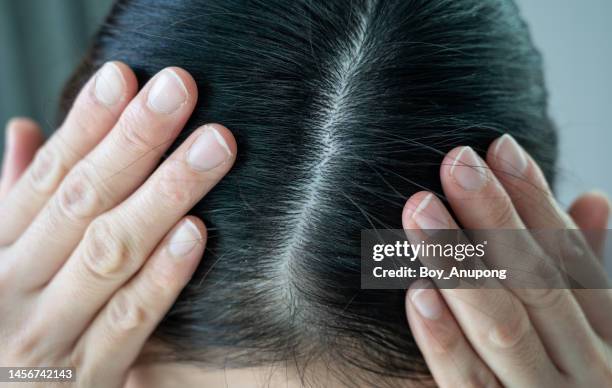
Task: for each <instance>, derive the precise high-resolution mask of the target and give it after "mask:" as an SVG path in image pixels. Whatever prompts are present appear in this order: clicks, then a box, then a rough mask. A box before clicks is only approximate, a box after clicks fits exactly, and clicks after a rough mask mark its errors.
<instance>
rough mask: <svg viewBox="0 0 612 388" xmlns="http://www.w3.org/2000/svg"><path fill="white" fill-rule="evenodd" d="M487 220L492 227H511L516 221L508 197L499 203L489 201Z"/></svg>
mask: <svg viewBox="0 0 612 388" xmlns="http://www.w3.org/2000/svg"><path fill="white" fill-rule="evenodd" d="M487 202H488V206H487V211H486V215H487V218H488V219H489V220H490V222H492V225H498V226H506V225H511V224H512V221H513V220H514V207H513V205H512V203H511V202H510V200H509V199H508V198H506V197H504V198H500V199H499V200H497V201H487Z"/></svg>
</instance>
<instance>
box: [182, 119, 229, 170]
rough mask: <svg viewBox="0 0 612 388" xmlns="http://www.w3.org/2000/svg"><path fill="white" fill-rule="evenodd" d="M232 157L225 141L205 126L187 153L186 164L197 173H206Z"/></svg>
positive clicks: (216, 132) (213, 129)
mask: <svg viewBox="0 0 612 388" xmlns="http://www.w3.org/2000/svg"><path fill="white" fill-rule="evenodd" d="M231 156H232V152H231V150H230V149H229V147H228V145H227V143H226V142H225V139H224V138H223V136H221V134H220V133H219V131H217V130H216V129H215V128H214V127H213V126H210V125H207V126H205V129H204V131H203V132H202V134H200V136H198V138H197V139H196V140H195V142H194V143H193V145H192V146H191V148H190V149H189V152H188V153H187V163H189V165H190V166H191V167H192V168H193V169H194V170H198V171H208V170H212V169H213V168H215V167H217V166H218V165H220V164H222V163H223V162H225V161H227V160H228V159H229V158H230V157H231Z"/></svg>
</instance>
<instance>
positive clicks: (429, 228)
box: [412, 193, 448, 234]
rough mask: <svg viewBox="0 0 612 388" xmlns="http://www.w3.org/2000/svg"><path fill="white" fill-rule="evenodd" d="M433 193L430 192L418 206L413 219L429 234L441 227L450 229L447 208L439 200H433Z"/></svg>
mask: <svg viewBox="0 0 612 388" xmlns="http://www.w3.org/2000/svg"><path fill="white" fill-rule="evenodd" d="M433 198H434V196H433V194H431V193H429V194H427V196H426V197H425V198H423V200H422V201H421V203H419V206H417V208H416V210H415V211H414V213H412V219H413V220H414V222H416V224H417V225H418V226H419V228H421V230H423V231H424V232H425V233H427V234H432V233H435V232H437V231H438V230H440V229H448V220H447V218H446V209H444V208H442V205H441V204H440V203H439V202H438V201H432V200H433Z"/></svg>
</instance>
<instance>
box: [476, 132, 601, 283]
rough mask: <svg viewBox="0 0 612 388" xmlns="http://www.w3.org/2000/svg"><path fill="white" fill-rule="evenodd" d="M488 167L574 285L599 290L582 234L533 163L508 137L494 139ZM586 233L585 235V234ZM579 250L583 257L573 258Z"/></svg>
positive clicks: (597, 271) (594, 262)
mask: <svg viewBox="0 0 612 388" xmlns="http://www.w3.org/2000/svg"><path fill="white" fill-rule="evenodd" d="M487 160H488V164H489V165H490V166H491V170H492V171H494V172H495V176H496V177H497V178H498V179H499V182H500V183H501V184H502V185H503V187H504V189H505V191H506V192H507V193H508V197H509V198H510V199H511V200H512V203H513V204H514V206H515V208H516V210H517V212H518V214H519V215H520V217H521V219H522V220H523V222H524V223H525V224H526V225H527V226H528V227H529V228H531V229H532V230H537V233H533V235H534V237H535V239H536V240H537V241H538V243H539V244H540V246H541V247H542V248H543V249H544V250H545V251H546V252H548V253H549V256H551V257H552V258H554V259H555V260H556V262H557V263H559V264H560V265H561V266H562V267H563V269H564V275H566V276H567V277H568V278H569V279H571V280H572V282H573V283H574V284H582V285H583V287H588V286H592V287H599V285H600V284H606V283H607V278H606V276H604V273H603V271H602V269H601V266H600V265H599V263H598V261H597V258H596V256H595V255H594V254H593V253H592V251H591V249H590V247H589V245H588V243H587V242H586V240H585V239H584V237H583V233H580V232H579V231H577V229H578V227H577V226H576V224H575V223H574V222H573V220H572V219H571V217H569V216H568V214H567V213H566V212H565V211H564V210H563V209H562V208H561V207H560V206H559V204H558V203H557V200H556V199H555V197H554V195H553V193H552V191H551V190H550V187H549V186H548V183H547V182H546V179H545V178H544V174H543V173H542V171H541V169H540V167H539V166H538V165H537V163H536V162H535V161H534V160H533V159H532V158H531V157H530V156H529V155H528V154H527V153H526V152H525V150H524V149H523V148H522V147H521V146H520V145H519V144H518V143H517V142H516V140H514V138H513V137H512V136H510V135H507V134H506V135H503V136H501V137H500V138H499V139H497V140H495V141H494V142H493V143H492V144H491V146H490V147H489V151H488V153H487ZM587 234H588V233H587ZM576 251H580V252H584V254H581V255H576V254H575V252H576Z"/></svg>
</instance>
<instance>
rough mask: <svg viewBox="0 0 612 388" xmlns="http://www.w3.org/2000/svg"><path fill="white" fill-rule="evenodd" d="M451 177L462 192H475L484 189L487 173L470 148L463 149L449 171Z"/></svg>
mask: <svg viewBox="0 0 612 388" xmlns="http://www.w3.org/2000/svg"><path fill="white" fill-rule="evenodd" d="M450 174H451V176H452V177H453V178H454V179H455V181H456V182H457V183H458V184H459V186H461V187H462V188H463V189H464V190H467V191H477V190H480V189H481V188H483V187H484V185H485V184H486V183H487V180H488V172H487V169H486V168H485V167H484V165H483V164H482V162H481V161H480V158H479V157H478V155H476V152H474V150H473V149H472V148H471V147H463V148H462V149H461V151H460V152H459V154H458V155H457V158H456V159H455V161H454V162H453V165H452V167H451V169H450Z"/></svg>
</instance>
